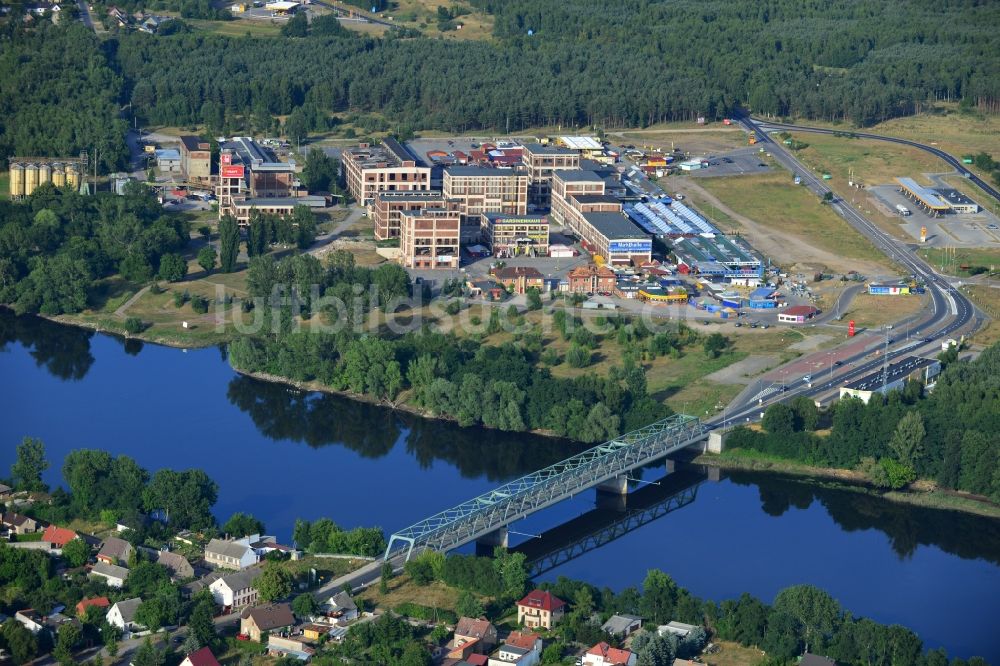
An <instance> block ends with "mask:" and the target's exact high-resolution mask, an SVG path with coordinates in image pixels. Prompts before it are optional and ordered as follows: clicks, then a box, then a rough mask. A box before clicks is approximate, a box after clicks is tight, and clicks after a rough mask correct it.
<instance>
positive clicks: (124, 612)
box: [104, 597, 145, 633]
mask: <svg viewBox="0 0 1000 666" xmlns="http://www.w3.org/2000/svg"><path fill="white" fill-rule="evenodd" d="M141 603H142V599H140V598H139V597H133V598H132V599H123V600H121V601H119V602H118V603H116V604H115V605H113V606H112V607H111V610H109V611H108V614H107V615H105V616H104V618H105V619H106V620H107V621H108V624H110V625H111V626H112V627H117V628H118V629H121V630H122V631H123V632H125V633H132V632H135V631H143V630H145V627H144V626H142V625H141V624H138V623H137V622H136V621H135V613H136V611H137V610H139V605H140V604H141Z"/></svg>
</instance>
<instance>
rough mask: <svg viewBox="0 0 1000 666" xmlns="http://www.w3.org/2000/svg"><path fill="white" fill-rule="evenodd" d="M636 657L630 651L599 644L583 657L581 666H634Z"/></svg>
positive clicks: (602, 643)
mask: <svg viewBox="0 0 1000 666" xmlns="http://www.w3.org/2000/svg"><path fill="white" fill-rule="evenodd" d="M636 661H637V658H636V655H635V653H634V652H632V651H630V650H621V649H618V648H613V647H611V646H610V645H608V644H607V643H604V642H601V643H598V644H597V645H595V646H594V647H592V648H590V649H589V650H587V654H585V655H583V666H635V663H636Z"/></svg>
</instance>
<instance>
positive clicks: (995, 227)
mask: <svg viewBox="0 0 1000 666" xmlns="http://www.w3.org/2000/svg"><path fill="white" fill-rule="evenodd" d="M986 228H987V229H1000V227H998V226H997V225H995V224H987V225H986Z"/></svg>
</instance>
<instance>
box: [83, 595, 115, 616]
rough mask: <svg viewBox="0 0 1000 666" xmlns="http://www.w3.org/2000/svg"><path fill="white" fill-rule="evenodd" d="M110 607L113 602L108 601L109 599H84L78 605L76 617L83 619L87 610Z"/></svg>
mask: <svg viewBox="0 0 1000 666" xmlns="http://www.w3.org/2000/svg"><path fill="white" fill-rule="evenodd" d="M109 606H111V602H110V601H108V598H107V597H91V598H89V599H84V600H83V601H81V602H80V603H78V604H77V605H76V616H77V617H83V616H84V615H85V614H86V613H87V609H88V608H90V607H94V608H108V607H109Z"/></svg>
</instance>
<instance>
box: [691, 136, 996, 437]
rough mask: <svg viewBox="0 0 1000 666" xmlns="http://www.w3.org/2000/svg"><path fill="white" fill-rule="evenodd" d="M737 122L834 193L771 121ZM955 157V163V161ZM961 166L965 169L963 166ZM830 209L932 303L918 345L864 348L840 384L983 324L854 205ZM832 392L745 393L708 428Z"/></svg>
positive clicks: (813, 186)
mask: <svg viewBox="0 0 1000 666" xmlns="http://www.w3.org/2000/svg"><path fill="white" fill-rule="evenodd" d="M739 122H740V124H741V125H742V126H743V128H744V129H746V130H747V131H748V132H750V131H753V132H755V133H756V136H757V142H758V145H761V146H763V147H764V149H765V150H767V151H768V152H770V153H771V155H772V156H773V157H774V158H775V159H776V160H777V161H778V162H780V163H781V164H782V165H783V166H784V167H785V168H787V169H788V170H789V171H791V172H792V173H793V174H796V175H798V176H799V177H801V179H802V184H803V185H804V186H806V187H808V188H809V189H810V190H811V191H812V192H814V193H815V194H816V195H817V196H818V197H822V196H823V195H825V194H826V193H827V192H831V190H830V189H829V188H828V187H827V186H826V185H825V184H824V183H823V181H822V180H821V179H820V178H818V177H816V175H814V174H813V173H812V172H811V171H809V169H807V168H806V167H805V166H803V165H802V164H801V163H800V162H799V161H798V160H796V159H795V157H794V156H792V155H791V153H789V152H788V151H787V150H785V148H784V146H782V145H780V144H779V143H777V142H775V141H774V140H772V139H771V137H770V136H769V135H768V134H767V132H766V131H765V129H764V128H765V127H775V125H773V124H771V123H764V122H759V121H757V120H755V119H753V118H749V117H744V118H741V119H740V120H739ZM779 127H785V128H789V129H791V128H795V127H794V126H790V125H785V126H779ZM796 129H798V128H796ZM819 131H823V132H827V133H832V131H826V130H819ZM859 136H864V135H859ZM871 136H872V137H874V138H880V139H882V138H885V139H886V140H893V141H896V140H895V139H889V138H887V137H876V136H875V135H871ZM898 141H899V142H901V143H910V142H906V141H904V140H902V139H900V140H898ZM915 145H917V146H918V147H922V148H925V149H929V150H932V151H934V152H935V153H937V152H940V151H937V150H936V149H933V148H929V147H925V146H920V145H919V144H915ZM943 155H945V156H946V157H949V158H951V156H950V155H947V154H946V153H944V154H943ZM951 159H952V160H954V158H951ZM958 166H961V165H960V164H959V165H958ZM977 184H978V183H977ZM984 189H986V188H984ZM987 191H989V190H987ZM831 193H832V192H831ZM830 206H831V207H832V208H833V209H834V210H835V211H836V212H837V213H838V214H839V215H840V216H841V217H843V218H844V219H845V220H846V221H847V223H848V224H850V225H851V226H852V227H853V228H854V229H856V230H857V231H858V232H859V233H861V234H862V235H863V236H865V237H866V238H868V240H869V241H871V242H872V244H873V245H874V246H875V247H876V248H878V249H879V250H881V251H882V252H884V253H885V254H886V255H887V256H888V257H889V258H890V259H892V260H893V261H894V262H895V263H897V264H899V265H900V266H901V267H903V268H904V269H905V270H906V271H907V272H909V273H910V274H912V275H913V276H914V277H915V278H917V279H919V280H922V281H924V282H925V284H926V286H927V291H928V293H929V294H930V296H931V304H932V310H931V312H930V313H928V314H927V315H926V316H925V317H923V318H922V319H921V320H920V321H919V322H918V323H915V324H913V328H916V329H917V330H920V331H923V332H924V334H923V336H922V338H921V339H919V340H916V341H910V340H897V341H895V342H894V343H893V344H890V346H889V348H888V352H887V353H886V354H884V355H879V356H877V357H875V358H872V357H871V349H865V350H863V351H861V352H859V353H856V354H854V355H852V356H849V357H847V358H843V359H840V360H841V362H842V366H841V367H842V368H848V369H847V370H846V371H845V370H841V371H840V372H839V373H838V374H837V375H836V383H837V384H842V383H845V382H848V381H851V380H854V379H858V378H860V377H862V376H864V375H866V374H868V373H871V372H873V371H875V370H877V369H880V368H881V367H882V365H883V364H884V363H887V362H890V361H892V360H893V359H895V358H898V357H901V356H904V355H906V354H912V353H914V352H915V351H916V350H917V349H920V348H922V347H925V346H927V344H930V343H932V342H934V341H940V340H942V339H944V338H947V337H949V336H950V335H952V334H954V333H955V332H956V331H958V330H959V329H961V328H963V327H964V326H966V325H968V324H970V322H971V323H972V326H971V329H972V330H974V329H976V328H978V327H979V326H980V324H981V323H982V320H983V315H981V314H980V313H979V312H978V311H977V310H976V308H975V306H974V305H973V304H972V303H971V302H970V301H969V299H968V298H966V297H965V296H964V295H963V294H962V293H961V292H960V291H959V290H957V289H955V288H954V286H952V285H951V284H950V283H949V282H948V281H947V280H946V279H945V278H943V277H942V276H940V275H938V274H937V273H935V272H934V270H933V269H932V268H931V267H930V266H929V265H927V264H926V263H924V261H923V260H921V259H920V258H919V257H917V256H916V254H914V253H913V251H912V250H911V248H910V247H908V246H907V245H905V244H904V243H901V242H899V241H897V240H895V239H894V238H892V237H891V236H889V235H888V234H886V233H885V232H883V231H882V230H881V229H879V228H878V227H877V226H876V225H875V224H873V223H872V222H871V221H869V220H868V219H867V218H865V217H864V216H863V215H861V213H859V212H858V211H857V210H855V209H854V208H853V207H852V206H851V205H850V204H848V203H847V202H845V201H843V200H841V199H839V198H838V197H836V195H834V199H833V201H832V202H831V204H830ZM832 374H833V373H832V372H831V375H832ZM831 379H832V378H831ZM829 388H830V387H829V384H828V382H820V381H816V382H814V385H813V386H809V385H808V384H807V382H805V380H804V379H803V378H802V377H799V378H795V379H792V380H790V381H789V382H787V383H786V384H785V385H784V390H783V391H781V390H772V391H767V390H765V391H763V392H761V393H757V394H750V395H747V394H744V395H742V396H740V397H738V398H737V401H736V402H734V403H732V404H730V405H729V407H728V408H727V410H726V412H725V413H724V414H723V415H722V416H718V417H715V418H713V419H711V420H709V421H708V422H707V424H708V425H709V426H710V427H717V426H720V425H721V426H725V425H735V424H736V423H737V422H745V421H747V420H751V421H753V420H756V419H757V418H759V417H760V412H761V411H762V410H763V409H764V408H765V407H766V406H767V405H769V404H770V403H772V402H780V401H782V400H786V399H789V398H792V397H795V396H798V395H805V396H810V397H815V396H816V395H818V394H819V393H822V392H824V391H827V390H829ZM748 393H749V392H748Z"/></svg>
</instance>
